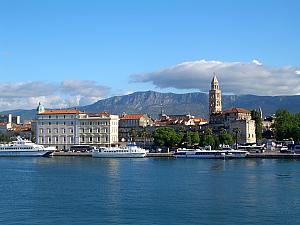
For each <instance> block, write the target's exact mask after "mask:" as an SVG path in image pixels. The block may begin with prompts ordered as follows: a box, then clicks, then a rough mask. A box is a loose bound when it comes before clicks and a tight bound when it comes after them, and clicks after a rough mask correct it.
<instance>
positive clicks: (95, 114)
mask: <svg viewBox="0 0 300 225" xmlns="http://www.w3.org/2000/svg"><path fill="white" fill-rule="evenodd" d="M88 115H89V116H90V117H97V116H110V113H108V112H100V113H89V114H88Z"/></svg>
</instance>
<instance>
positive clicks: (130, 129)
mask: <svg viewBox="0 0 300 225" xmlns="http://www.w3.org/2000/svg"><path fill="white" fill-rule="evenodd" d="M153 124H154V121H153V120H152V118H150V117H149V116H148V115H147V114H126V113H123V114H122V115H121V116H120V121H119V139H120V141H122V142H124V141H128V140H130V139H135V141H136V142H144V137H141V136H145V135H144V134H142V133H144V132H145V130H146V127H151V126H153Z"/></svg>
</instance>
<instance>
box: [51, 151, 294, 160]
mask: <svg viewBox="0 0 300 225" xmlns="http://www.w3.org/2000/svg"><path fill="white" fill-rule="evenodd" d="M53 156H82V157H91V156H92V153H90V152H54V153H53ZM146 157H173V153H172V152H169V153H147V156H146ZM246 158H261V159H300V154H299V153H280V152H264V153H250V154H248V155H247V156H246Z"/></svg>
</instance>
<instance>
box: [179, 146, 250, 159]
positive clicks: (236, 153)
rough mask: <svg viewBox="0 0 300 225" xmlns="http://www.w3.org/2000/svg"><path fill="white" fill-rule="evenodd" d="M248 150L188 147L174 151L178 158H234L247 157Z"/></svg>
mask: <svg viewBox="0 0 300 225" xmlns="http://www.w3.org/2000/svg"><path fill="white" fill-rule="evenodd" d="M247 154H248V152H247V151H243V150H234V149H231V148H226V149H222V150H205V149H190V150H189V149H187V150H179V151H176V152H175V153H174V157H176V158H199V159H233V158H245V157H246V155H247Z"/></svg>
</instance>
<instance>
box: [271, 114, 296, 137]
mask: <svg viewBox="0 0 300 225" xmlns="http://www.w3.org/2000/svg"><path fill="white" fill-rule="evenodd" d="M274 128H275V137H276V139H277V140H283V139H293V140H294V141H299V140H300V114H299V113H298V114H291V113H289V112H288V111H287V110H285V109H280V110H277V112H276V119H275V123H274Z"/></svg>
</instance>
